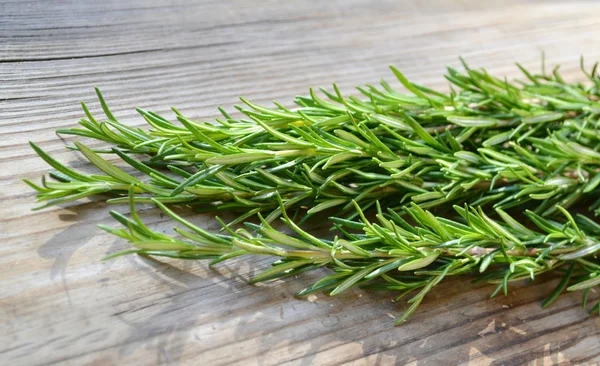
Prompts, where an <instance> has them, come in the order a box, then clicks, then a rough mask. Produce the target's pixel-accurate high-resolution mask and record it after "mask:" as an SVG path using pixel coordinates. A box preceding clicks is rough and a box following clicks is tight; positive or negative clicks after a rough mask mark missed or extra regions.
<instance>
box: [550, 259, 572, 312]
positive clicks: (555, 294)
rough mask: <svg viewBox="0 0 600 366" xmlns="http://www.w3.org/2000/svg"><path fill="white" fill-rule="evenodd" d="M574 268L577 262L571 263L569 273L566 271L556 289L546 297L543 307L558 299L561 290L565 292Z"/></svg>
mask: <svg viewBox="0 0 600 366" xmlns="http://www.w3.org/2000/svg"><path fill="white" fill-rule="evenodd" d="M574 270H575V262H573V263H571V265H570V266H569V268H568V269H567V273H565V275H564V276H563V278H562V279H561V280H560V282H559V283H558V285H557V286H556V288H555V289H554V291H552V293H551V294H550V295H549V296H548V297H547V298H546V300H544V302H543V303H542V308H547V307H548V306H550V304H552V303H553V302H554V300H556V298H557V297H558V295H560V294H561V292H563V291H564V290H565V288H567V285H568V284H569V280H570V279H571V276H572V275H573V271H574Z"/></svg>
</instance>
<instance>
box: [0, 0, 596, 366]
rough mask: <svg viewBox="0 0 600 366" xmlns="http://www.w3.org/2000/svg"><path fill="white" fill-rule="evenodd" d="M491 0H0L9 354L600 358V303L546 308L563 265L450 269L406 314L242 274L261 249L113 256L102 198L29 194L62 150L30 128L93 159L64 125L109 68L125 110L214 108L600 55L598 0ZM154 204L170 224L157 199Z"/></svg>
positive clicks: (305, 359)
mask: <svg viewBox="0 0 600 366" xmlns="http://www.w3.org/2000/svg"><path fill="white" fill-rule="evenodd" d="M488 3H491V2H485V1H474V0H452V1H451V0H446V1H442V2H437V1H436V2H423V1H410V2H409V1H405V2H402V3H400V2H397V1H388V2H372V3H371V2H369V1H357V0H351V1H341V0H340V1H327V2H325V1H322V2H317V1H313V2H309V1H287V2H276V1H272V2H265V1H248V0H240V1H237V2H225V1H205V2H192V1H183V0H182V1H170V0H155V1H144V0H134V1H118V0H114V1H87V2H86V1H80V2H77V1H37V0H31V1H27V0H24V1H16V0H15V1H5V2H0V136H1V137H2V138H1V139H0V186H1V187H2V195H1V196H0V200H1V205H2V206H1V208H0V238H2V245H1V246H0V268H1V270H0V281H1V284H2V291H1V293H0V360H1V361H0V363H1V364H4V365H8V364H10V365H15V364H21V365H41V364H46V365H47V364H72V365H81V364H95V365H107V364H139V365H148V364H159V363H168V364H178V363H180V364H196V365H232V364H240V365H241V364H243V365H271V364H289V365H309V364H323V365H333V364H341V363H348V364H356V365H366V364H382V365H383V364H391V363H394V362H395V363H397V364H412V365H437V364H465V365H485V364H498V365H501V364H504V365H514V364H522V363H525V364H535V365H546V364H548V365H549V364H557V363H560V364H565V365H566V364H594V363H600V337H599V335H600V320H598V318H590V317H588V316H587V313H586V312H584V311H583V310H582V309H581V308H580V307H579V297H580V294H570V295H566V296H563V297H562V298H560V299H559V300H558V301H557V303H556V304H555V305H554V306H552V307H551V308H549V309H547V310H541V308H540V303H541V300H542V299H543V298H544V296H545V294H547V293H548V291H550V290H551V288H552V287H553V286H554V285H555V283H556V281H555V280H553V279H545V280H540V281H537V282H536V283H534V284H533V285H532V286H528V287H524V286H519V285H517V286H515V287H513V288H512V291H511V293H510V294H509V296H508V297H499V298H496V299H494V300H491V301H490V300H488V297H489V294H490V292H491V289H490V288H489V287H486V286H483V287H477V288H476V289H474V290H470V289H471V285H470V284H469V282H468V279H464V280H460V279H459V280H452V281H447V282H446V283H444V284H442V285H440V286H439V288H437V289H436V290H435V291H433V294H432V295H431V296H428V298H427V299H426V301H425V302H424V304H423V305H422V306H421V308H420V310H419V311H418V312H417V313H416V314H415V315H414V316H413V317H412V318H411V319H410V321H409V322H408V323H406V324H405V325H404V326H401V327H393V326H392V324H393V319H391V318H393V317H394V316H396V315H397V314H398V313H399V311H401V310H402V309H404V308H405V307H406V304H405V303H404V302H400V303H393V302H391V301H390V297H389V296H388V295H385V294H379V293H377V294H373V293H367V292H362V291H360V290H355V291H352V292H350V293H348V294H346V295H344V296H340V297H336V298H328V297H326V296H323V295H320V296H318V297H317V298H316V299H312V300H313V301H301V300H297V299H294V298H293V297H292V294H294V293H295V292H296V291H298V290H300V289H301V288H302V287H303V286H304V285H306V284H308V282H309V281H310V280H311V278H310V277H311V276H304V277H300V278H298V279H297V280H295V281H288V282H286V283H282V282H277V283H272V284H268V285H261V286H255V287H254V286H249V285H246V284H245V283H244V280H245V279H247V278H248V276H249V275H250V274H251V273H252V272H254V271H255V270H257V269H259V268H261V267H264V266H265V265H266V262H260V261H250V262H248V261H237V262H232V263H229V264H224V265H221V266H219V267H218V269H217V270H216V271H211V270H209V269H208V268H207V266H206V265H205V264H203V263H198V262H186V263H181V262H177V261H172V262H163V263H161V262H156V261H149V260H144V259H142V258H137V257H127V258H119V259H116V260H110V261H106V262H100V261H99V259H100V258H101V257H102V256H103V255H105V254H106V253H109V252H112V251H115V250H117V249H122V248H125V247H126V246H127V244H126V243H124V242H123V241H121V240H115V239H114V238H112V237H110V236H108V235H105V234H103V233H101V232H100V230H98V229H97V228H96V224H98V223H104V224H111V223H112V221H111V220H110V218H109V217H108V212H107V211H108V210H107V208H106V205H105V204H102V203H99V202H90V201H83V202H78V203H77V204H74V205H70V206H68V207H62V208H59V207H55V208H51V209H47V210H44V211H40V212H32V211H30V209H31V207H33V205H34V204H33V199H34V194H33V193H32V191H31V190H29V189H28V188H27V187H26V186H25V185H24V184H23V183H22V182H21V181H20V178H23V177H25V178H29V179H32V180H36V179H38V178H39V176H40V175H41V174H42V173H43V172H45V171H47V169H48V167H47V166H46V165H45V164H44V163H43V162H42V160H41V159H39V158H37V157H36V156H35V154H34V153H33V151H32V150H31V149H30V148H29V147H28V145H27V140H34V141H36V142H37V143H38V144H40V145H41V146H42V147H43V148H45V149H47V151H49V152H51V153H52V154H54V156H56V157H57V158H58V159H59V160H61V161H63V162H68V163H70V164H71V165H73V166H77V167H81V168H83V169H85V168H86V165H85V163H84V161H83V159H82V158H81V157H80V156H79V155H78V154H74V153H72V152H69V151H67V150H66V149H65V148H64V145H65V142H64V141H62V140H61V139H60V138H58V137H57V136H56V135H55V134H54V132H53V131H54V130H55V129H56V128H59V127H67V126H74V125H75V124H76V122H77V119H78V117H80V116H81V115H82V113H81V112H80V109H79V105H78V101H79V100H81V99H83V100H85V101H87V102H89V103H90V105H91V106H93V112H99V108H98V105H97V104H96V103H95V101H94V96H93V86H95V85H96V86H99V87H101V88H102V90H103V91H104V93H105V96H106V97H107V98H108V100H109V102H110V104H111V106H112V108H113V110H114V111H115V112H116V114H117V116H118V117H119V118H120V119H121V120H122V121H125V122H127V123H131V124H141V123H142V121H141V118H139V117H138V116H136V114H135V112H134V110H133V107H135V106H141V107H146V108H150V109H152V110H155V111H157V112H159V113H168V107H169V106H171V105H173V106H177V107H178V108H179V109H181V110H183V111H185V112H186V114H188V115H190V116H195V117H197V118H198V119H201V118H206V119H210V118H212V117H213V116H214V115H215V110H216V109H215V106H217V105H224V106H230V105H232V104H234V103H235V102H236V97H237V96H239V95H242V94H243V95H244V96H246V97H248V98H249V99H251V100H253V101H256V102H261V103H268V102H269V101H270V100H272V99H277V100H279V101H282V102H288V101H290V100H291V98H292V97H293V96H294V95H295V94H301V93H306V91H307V87H308V86H311V85H313V86H318V85H326V84H329V83H331V82H334V81H335V82H337V83H338V85H339V86H340V87H341V88H342V90H345V91H348V92H349V91H350V88H351V87H352V86H353V85H355V84H360V83H366V82H376V81H377V80H378V79H379V78H380V77H382V76H385V77H387V78H388V79H389V80H391V77H390V73H389V72H388V70H387V65H388V64H395V65H396V66H398V67H399V68H400V69H401V70H402V71H404V72H405V73H406V74H407V75H408V76H409V77H411V78H412V79H414V80H417V81H419V82H421V83H423V84H427V85H430V86H434V87H444V85H445V82H444V80H443V78H442V77H441V74H442V72H443V71H444V66H445V65H447V64H451V65H455V66H456V65H457V64H458V60H457V56H458V55H462V56H464V57H465V58H466V59H468V60H469V61H470V62H471V64H473V65H481V66H485V67H487V68H488V69H490V70H491V71H493V72H494V73H501V74H506V75H508V76H509V77H514V76H517V74H518V73H517V71H518V70H517V69H516V68H515V67H514V66H513V62H515V61H519V62H522V63H523V64H524V65H526V66H528V67H533V66H535V65H537V64H539V60H540V53H541V51H542V50H545V51H546V55H547V57H548V60H549V63H552V64H554V63H562V64H563V71H564V73H565V75H566V76H567V77H580V75H579V74H576V71H577V68H578V58H579V55H580V54H583V55H585V56H586V57H587V59H588V60H589V61H590V62H591V61H593V60H598V59H600V47H599V46H600V41H599V39H598V28H597V27H598V26H599V25H600V24H599V23H600V18H599V17H598V14H599V13H600V3H598V2H594V1H587V2H586V1H576V2H572V1H538V2H535V1H534V2H526V3H523V2H518V1H503V2H495V3H497V4H496V5H492V4H488ZM396 85H398V84H397V83H396ZM287 104H289V103H287ZM229 109H231V108H229ZM115 208H116V209H119V210H121V211H122V212H123V211H125V210H126V208H124V207H115ZM145 216H146V218H147V219H148V220H154V221H155V222H156V225H158V226H160V227H164V228H165V229H166V228H168V227H169V225H170V224H169V223H168V222H167V221H166V220H165V219H164V218H161V217H158V216H157V215H156V212H155V211H151V210H149V211H148V212H147V213H146V214H145ZM196 220H197V221H201V220H204V222H205V226H206V227H213V228H214V227H215V226H214V223H213V222H212V221H211V220H210V219H209V218H208V217H197V218H196ZM265 287H267V288H265ZM593 296H594V297H595V298H597V296H598V294H594V295H593Z"/></svg>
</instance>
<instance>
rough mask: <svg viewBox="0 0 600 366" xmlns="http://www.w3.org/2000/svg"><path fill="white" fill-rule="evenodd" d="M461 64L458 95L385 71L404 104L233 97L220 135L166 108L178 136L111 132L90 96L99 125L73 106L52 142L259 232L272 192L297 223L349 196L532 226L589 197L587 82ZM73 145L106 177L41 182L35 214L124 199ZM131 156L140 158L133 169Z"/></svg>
mask: <svg viewBox="0 0 600 366" xmlns="http://www.w3.org/2000/svg"><path fill="white" fill-rule="evenodd" d="M465 68H466V72H465V73H460V72H458V71H456V70H454V69H452V68H449V69H448V74H447V75H446V78H447V79H448V80H450V81H451V82H452V83H453V84H454V86H455V87H457V88H458V89H459V91H458V92H455V91H453V92H451V93H450V94H448V95H445V94H443V93H440V92H437V91H433V90H431V89H428V88H425V87H423V86H420V85H418V84H415V83H412V82H409V81H408V80H407V79H406V78H405V77H404V76H403V75H402V74H401V73H400V72H399V71H398V70H396V69H395V68H392V70H393V71H394V74H395V75H396V76H397V78H398V79H399V80H400V81H401V82H402V84H403V85H404V86H405V87H406V88H407V89H408V90H409V91H410V92H412V94H400V93H398V92H397V91H395V90H393V89H392V88H391V87H390V86H389V84H387V83H386V82H384V81H382V82H381V85H382V87H381V88H376V87H374V86H370V85H368V86H366V87H359V88H358V90H359V91H360V92H361V93H362V94H364V95H365V96H366V97H368V99H367V100H361V99H358V98H356V97H347V98H345V97H343V96H342V94H341V93H340V91H339V90H338V88H337V87H336V86H335V85H334V90H335V93H329V92H327V91H326V90H323V92H324V93H325V94H326V96H327V97H328V98H329V99H330V100H329V101H325V100H323V99H321V98H320V97H318V96H317V95H316V93H315V92H314V91H313V90H311V92H310V96H309V97H297V98H296V100H295V102H296V104H297V105H298V106H299V107H298V108H296V109H288V108H285V107H283V106H281V105H279V104H276V105H277V108H276V109H270V108H266V107H262V106H258V105H255V104H253V103H251V102H249V101H247V100H245V99H242V101H243V102H244V103H245V105H246V107H240V106H237V108H238V110H239V111H241V112H242V113H243V114H244V115H245V116H246V117H247V118H246V119H240V120H235V119H233V118H232V117H231V116H230V115H229V114H227V113H226V112H225V111H224V110H223V109H220V110H221V112H222V113H223V119H217V122H219V123H220V125H213V124H210V123H206V122H205V123H198V122H194V121H192V120H190V119H189V118H187V117H185V116H183V115H182V114H181V113H180V112H179V111H177V110H174V111H175V113H176V115H177V119H178V120H179V122H181V124H182V125H181V126H178V125H175V124H173V123H171V122H169V121H168V120H166V119H165V118H163V117H161V116H159V115H157V114H155V113H152V112H148V111H145V110H141V109H138V112H140V114H141V115H142V116H143V117H144V118H145V120H146V121H147V122H148V123H149V124H150V126H151V127H152V128H153V129H152V130H150V131H148V132H145V131H143V130H141V129H134V128H130V127H127V126H126V125H124V124H122V123H120V122H118V121H117V120H116V118H115V117H114V114H113V113H112V112H111V111H110V109H109V108H108V106H107V104H106V102H105V101H104V98H103V97H102V94H101V93H100V92H99V91H98V97H99V99H100V103H101V105H102V108H103V109H104V112H105V114H106V117H107V120H105V121H102V122H98V121H97V120H96V119H95V118H94V117H93V116H92V114H91V113H90V112H89V110H88V109H87V107H86V106H85V104H83V108H84V111H85V114H86V116H87V119H82V120H81V121H80V124H81V125H82V127H84V128H73V129H67V130H59V131H58V132H59V133H63V134H76V135H81V136H86V137H90V138H94V139H99V140H104V141H108V142H111V143H113V144H115V145H116V147H114V148H112V149H111V150H109V151H104V152H114V153H116V154H117V155H119V157H121V158H122V159H123V160H124V161H125V162H126V163H127V164H129V165H131V166H132V167H133V168H134V169H136V170H138V171H139V172H141V173H143V174H145V175H147V176H148V177H149V181H148V182H147V183H143V182H142V181H139V180H136V181H135V183H137V187H138V193H150V194H151V195H152V196H153V197H154V198H155V199H157V200H159V201H161V202H164V203H186V204H191V205H198V206H199V207H206V204H207V203H210V204H212V206H211V207H210V209H211V210H212V209H228V210H230V209H237V210H242V211H245V212H246V214H245V215H244V216H241V219H240V221H242V220H243V219H245V218H247V217H248V216H252V215H254V214H256V213H258V212H262V213H264V214H266V215H267V221H268V222H271V221H272V220H273V219H275V218H276V217H277V216H278V215H279V214H280V210H279V209H278V208H277V205H276V204H275V203H274V201H273V199H272V198H273V195H274V193H275V192H278V193H279V194H280V195H281V196H282V198H283V200H284V201H285V207H286V208H297V207H300V206H309V205H310V206H311V207H312V208H311V210H310V211H308V215H306V217H309V216H310V215H312V214H314V213H317V212H319V211H321V210H324V209H327V208H330V207H334V206H340V207H341V208H342V210H343V211H346V212H348V211H349V209H350V208H351V206H352V205H351V201H352V200H355V201H357V202H359V203H360V204H361V205H363V207H369V206H370V205H372V204H373V203H374V202H375V201H376V200H385V199H391V200H392V201H391V202H390V203H389V205H392V206H395V207H401V206H402V205H404V204H406V203H408V202H410V201H413V202H417V203H419V205H421V206H422V207H435V206H439V205H442V204H448V203H452V202H461V201H464V200H466V199H468V200H469V201H470V202H471V203H472V204H476V205H484V204H493V205H494V207H500V208H508V207H511V206H512V205H522V204H524V203H525V202H527V201H533V204H534V206H533V208H534V209H535V210H536V212H538V213H541V214H542V215H544V216H545V215H549V214H552V213H554V212H555V208H554V207H555V205H556V204H559V205H562V206H563V207H569V206H571V205H572V204H574V203H575V202H576V201H577V200H579V199H581V197H582V196H585V195H588V196H593V195H594V194H596V193H597V192H598V189H597V187H598V184H599V183H600V175H598V174H597V173H598V165H599V164H600V153H598V152H597V151H596V149H597V147H598V144H599V141H598V135H597V134H596V133H595V129H596V128H597V127H598V125H597V124H598V118H597V117H598V113H599V111H600V104H599V103H597V100H598V85H597V78H596V77H595V76H591V75H590V74H588V73H586V75H588V76H589V77H590V79H591V80H593V81H594V84H593V85H592V86H583V85H580V84H569V83H566V82H565V81H564V80H563V79H562V77H561V76H560V74H558V71H557V70H555V72H554V73H553V74H552V75H551V76H547V75H532V74H531V73H529V72H528V71H526V70H525V69H522V70H523V71H524V72H525V75H526V76H527V77H528V79H529V80H528V81H527V82H523V83H520V84H521V85H518V84H514V83H513V84H511V83H509V82H507V81H503V80H500V79H498V78H495V77H493V76H491V75H489V74H488V73H487V72H486V71H485V70H473V69H471V68H469V67H468V66H467V65H466V64H465ZM582 69H583V68H582ZM583 70H584V72H585V69H583ZM34 148H35V149H36V151H37V152H38V154H40V156H42V157H43V158H44V159H45V160H46V161H48V162H49V163H50V164H51V165H53V166H54V167H55V168H57V165H56V164H58V163H57V162H55V161H51V160H50V159H51V158H49V157H48V156H47V155H46V154H45V153H43V151H42V150H41V149H40V148H39V147H36V146H34ZM74 148H75V149H78V150H80V151H81V152H82V153H83V154H84V155H85V156H86V157H87V158H88V159H89V160H90V161H91V162H92V163H93V164H95V165H96V166H97V167H98V168H100V169H101V170H103V171H104V172H105V173H107V174H109V176H110V177H99V176H93V177H92V176H85V177H86V179H82V177H84V175H82V174H80V173H73V172H72V171H71V170H70V169H66V168H64V167H61V169H58V168H57V170H59V171H60V172H61V173H63V174H61V175H57V174H53V175H52V176H53V177H54V178H58V179H59V180H60V181H62V182H63V183H64V184H53V185H51V186H45V187H43V188H42V189H38V191H39V192H40V194H39V196H38V198H39V199H40V200H42V201H49V202H48V203H47V204H46V205H44V206H41V207H45V206H47V205H51V204H55V203H62V202H64V201H66V200H72V199H78V198H81V197H84V196H89V195H93V194H97V193H99V192H106V191H111V192H119V191H120V192H122V193H124V192H125V191H126V189H127V188H126V186H125V185H127V184H130V183H132V179H134V178H132V177H131V176H129V175H126V174H124V173H123V172H122V171H120V170H119V169H117V168H116V167H114V166H112V165H111V164H109V163H107V162H106V161H105V160H104V159H102V158H100V157H99V156H98V155H97V154H96V153H94V152H93V151H92V150H90V149H88V148H86V147H85V146H84V145H83V144H81V143H77V144H76V146H75V147H74ZM133 154H148V155H150V159H149V160H147V161H144V162H142V161H138V160H136V159H135V158H134V157H133ZM160 167H166V168H167V169H168V170H169V173H170V174H165V172H161V171H159V170H157V169H158V168H160ZM40 188H41V187H40ZM36 189H37V188H36ZM126 199H127V198H125V197H124V198H121V199H119V198H116V199H114V200H110V201H109V202H121V201H123V200H126ZM136 200H137V201H139V202H149V200H150V198H149V197H148V196H138V197H137V198H136ZM598 205H600V201H597V202H596V203H595V204H594V205H592V207H594V208H596V206H598ZM269 213H270V215H268V214H269Z"/></svg>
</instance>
